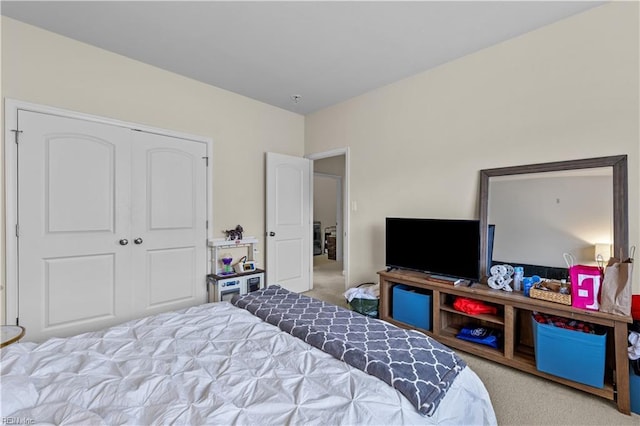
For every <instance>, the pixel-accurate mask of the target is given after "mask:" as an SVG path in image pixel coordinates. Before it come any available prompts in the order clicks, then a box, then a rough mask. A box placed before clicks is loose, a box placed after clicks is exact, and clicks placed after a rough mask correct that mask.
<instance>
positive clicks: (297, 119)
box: [0, 17, 304, 319]
mask: <svg viewBox="0 0 640 426" xmlns="http://www.w3.org/2000/svg"><path fill="white" fill-rule="evenodd" d="M2 97H9V98H13V99H17V100H21V101H27V102H33V103H38V104H44V105H50V106H54V107H58V108H64V109H69V110H73V111H79V112H83V113H87V114H94V115H100V116H105V117H110V118H114V119H119V120H124V121H129V122H134V123H141V124H145V125H149V126H155V127H159V128H165V129H169V130H174V131H179V132H185V133H189V134H194V135H201V136H206V137H209V138H212V139H213V141H214V152H213V162H212V166H213V176H214V182H213V191H212V193H213V194H215V198H214V211H213V215H214V217H213V220H214V223H213V227H214V234H215V236H219V237H223V236H224V234H222V230H224V229H231V228H233V227H235V226H236V225H237V224H241V225H242V226H243V227H244V229H245V234H246V235H251V236H256V237H258V238H259V239H260V241H261V244H260V247H259V248H260V255H259V259H258V260H259V262H260V263H261V264H264V263H263V255H264V246H263V244H262V243H263V236H264V152H265V151H273V152H279V153H282V154H289V155H296V156H302V155H303V147H304V142H303V138H304V117H303V116H301V115H299V114H294V113H291V112H288V111H285V110H282V109H279V108H275V107H272V106H269V105H266V104H264V103H261V102H257V101H254V100H252V99H249V98H246V97H244V96H240V95H237V94H234V93H231V92H228V91H225V90H222V89H218V88H215V87H212V86H209V85H206V84H202V83H198V82H196V81H194V80H190V79H188V78H185V77H181V76H178V75H176V74H173V73H170V72H167V71H163V70H160V69H158V68H154V67H151V66H149V65H146V64H143V63H140V62H137V61H133V60H131V59H128V58H125V57H123V56H119V55H116V54H113V53H109V52H107V51H104V50H102V49H98V48H95V47H92V46H89V45H86V44H83V43H79V42H76V41H74V40H71V39H69V38H65V37H61V36H58V35H56V34H53V33H51V32H47V31H44V30H41V29H38V28H36V27H33V26H29V25H25V24H23V23H20V22H18V21H15V20H12V19H8V18H5V17H2ZM2 134H4V132H2ZM1 167H2V169H0V176H2V175H4V161H2V166H1ZM2 188H4V183H2ZM2 199H3V200H4V197H2ZM2 211H3V212H4V207H3V206H2ZM2 230H4V218H3V222H2ZM0 250H1V256H0V257H1V258H2V262H3V268H4V259H5V256H4V244H2V249H0ZM0 275H2V280H3V281H2V284H3V285H4V279H5V277H4V271H3V273H2V274H0ZM2 299H3V303H1V304H0V306H1V307H2V308H0V309H3V308H4V291H2ZM0 319H4V318H3V315H2V316H1V317H0Z"/></svg>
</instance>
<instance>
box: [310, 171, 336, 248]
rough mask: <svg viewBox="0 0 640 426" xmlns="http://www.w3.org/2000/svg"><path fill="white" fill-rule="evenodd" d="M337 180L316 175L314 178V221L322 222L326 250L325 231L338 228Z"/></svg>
mask: <svg viewBox="0 0 640 426" xmlns="http://www.w3.org/2000/svg"><path fill="white" fill-rule="evenodd" d="M337 182H338V181H337V180H336V179H334V178H331V177H327V176H322V175H315V176H314V177H313V220H314V221H319V222H320V226H321V228H320V230H321V232H322V241H323V248H324V229H325V228H326V227H327V226H336V220H337V218H336V209H337V208H338V203H337V202H336V200H337V194H338V192H337Z"/></svg>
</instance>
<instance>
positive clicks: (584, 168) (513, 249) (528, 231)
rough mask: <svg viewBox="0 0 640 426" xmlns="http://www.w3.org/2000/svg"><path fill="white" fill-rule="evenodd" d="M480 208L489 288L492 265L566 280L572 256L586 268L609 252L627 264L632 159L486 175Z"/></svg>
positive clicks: (588, 161)
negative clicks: (566, 260)
mask: <svg viewBox="0 0 640 426" xmlns="http://www.w3.org/2000/svg"><path fill="white" fill-rule="evenodd" d="M479 208H480V212H479V213H480V229H481V230H482V235H481V239H480V259H483V261H481V262H480V276H481V278H483V282H484V278H485V277H486V276H487V275H488V269H489V268H490V267H491V262H496V263H509V264H511V265H516V264H518V265H523V264H524V265H528V266H530V268H531V269H530V271H531V270H533V271H534V272H535V273H536V275H539V274H542V275H541V276H543V275H545V276H544V277H545V278H562V277H561V276H555V275H558V274H560V275H561V274H562V271H565V270H566V265H565V264H564V258H563V256H562V255H563V253H565V252H569V253H571V254H572V255H573V256H574V257H575V258H576V260H577V261H578V263H587V262H588V261H591V262H594V261H595V259H594V250H597V249H598V248H601V247H609V246H610V252H609V253H606V254H604V253H603V257H606V258H607V259H608V255H609V254H612V255H616V256H619V255H620V254H621V253H622V255H623V256H626V255H627V254H628V253H627V252H628V245H629V244H628V239H629V236H628V229H629V225H628V213H627V211H628V199H627V156H626V155H619V156H611V157H598V158H588V159H581V160H570V161H558V162H553V163H540V164H529V165H522V166H513V167H502V168H496V169H485V170H481V171H480V199H479ZM485 259H486V261H485ZM607 259H605V260H607ZM525 272H526V268H525ZM554 274H555V275H554ZM526 275H527V274H526ZM528 275H531V273H529V274H528Z"/></svg>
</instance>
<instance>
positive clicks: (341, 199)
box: [307, 149, 348, 306]
mask: <svg viewBox="0 0 640 426" xmlns="http://www.w3.org/2000/svg"><path fill="white" fill-rule="evenodd" d="M307 158H309V159H310V160H312V161H313V242H312V244H313V250H312V253H313V290H312V291H311V294H310V296H312V297H315V298H318V299H321V300H325V301H327V302H330V303H333V304H336V305H338V306H347V304H346V300H345V298H344V292H345V289H346V288H347V285H348V250H347V247H348V244H347V235H348V232H347V228H348V227H347V220H348V217H347V216H348V215H347V213H348V212H347V211H346V209H345V205H348V201H347V200H348V196H347V192H348V173H347V170H348V151H347V150H346V149H344V150H336V151H331V152H325V153H320V154H314V155H310V156H308V157H307Z"/></svg>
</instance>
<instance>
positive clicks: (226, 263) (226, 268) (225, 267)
mask: <svg viewBox="0 0 640 426" xmlns="http://www.w3.org/2000/svg"><path fill="white" fill-rule="evenodd" d="M220 261H221V262H222V272H220V275H231V274H233V273H235V272H234V271H233V268H232V267H231V262H232V261H233V258H232V257H231V255H230V254H228V253H225V254H223V255H222V256H221V257H220Z"/></svg>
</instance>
